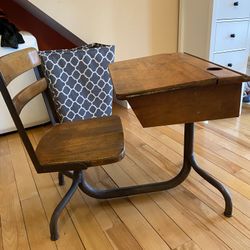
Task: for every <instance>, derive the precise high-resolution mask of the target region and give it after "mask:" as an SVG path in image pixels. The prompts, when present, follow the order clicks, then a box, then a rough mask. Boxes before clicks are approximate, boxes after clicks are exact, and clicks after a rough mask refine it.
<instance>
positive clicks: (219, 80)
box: [0, 48, 246, 240]
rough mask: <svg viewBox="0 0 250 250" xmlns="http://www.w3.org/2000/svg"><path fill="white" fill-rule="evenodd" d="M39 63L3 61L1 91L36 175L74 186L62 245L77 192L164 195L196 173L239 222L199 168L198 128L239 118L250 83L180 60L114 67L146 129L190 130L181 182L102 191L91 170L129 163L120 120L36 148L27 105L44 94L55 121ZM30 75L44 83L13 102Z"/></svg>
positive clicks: (67, 126)
mask: <svg viewBox="0 0 250 250" xmlns="http://www.w3.org/2000/svg"><path fill="white" fill-rule="evenodd" d="M40 64H41V60H40V57H39V56H38V53H37V51H36V50H35V49H32V48H30V49H26V50H23V51H19V52H16V53H13V54H10V55H8V56H4V57H2V58H0V71H1V75H0V90H1V93H2V95H3V97H4V100H5V102H6V104H7V107H8V109H9V111H10V113H11V116H12V118H13V120H14V122H15V125H16V127H17V129H18V132H19V134H20V137H21V139H22V141H23V144H24V146H25V148H26V149H27V151H28V154H29V156H30V158H31V160H32V163H33V165H34V167H35V169H36V171H37V172H38V173H50V172H58V173H59V174H58V176H59V185H63V184H64V176H67V177H69V178H71V179H72V184H71V187H70V189H69V190H68V192H67V193H66V194H65V196H64V197H63V199H62V200H61V202H60V203H59V204H58V206H57V207H56V208H55V210H54V212H53V214H52V217H51V221H50V234H51V240H57V239H58V237H59V234H58V229H57V221H58V218H59V215H60V214H61V212H62V210H63V208H64V207H65V206H66V204H67V203H68V202H69V200H70V199H71V197H72V195H73V194H74V192H75V191H76V190H77V188H78V187H79V188H80V189H81V190H82V191H83V192H85V193H86V194H87V195H89V196H91V197H94V198H97V199H111V198H117V197H125V196H129V195H136V194H141V193H148V192H155V191H163V190H167V189H169V188H173V187H176V186H178V185H179V184H181V183H182V182H183V181H184V180H185V179H186V178H187V176H188V175H189V172H190V170H191V168H193V169H194V170H195V171H196V172H197V173H198V174H199V175H201V176H202V177H203V178H204V179H205V180H207V181H208V182H209V183H210V184H211V185H213V186H214V187H215V188H217V189H218V190H219V191H220V192H221V193H222V195H223V197H224V199H225V211H224V214H225V216H227V217H230V216H231V215H232V201H231V197H230V194H229V192H228V191H227V190H226V188H225V187H224V186H223V185H222V184H221V183H219V182H218V181H217V180H215V179H214V178H213V177H211V176H210V175H208V173H206V172H205V171H204V170H202V169H201V168H200V167H199V166H198V165H197V163H196V161H195V158H194V152H193V139H194V122H197V121H203V120H211V119H222V118H229V117H236V116H238V115H239V112H240V99H241V83H242V82H243V81H244V80H245V78H246V76H244V75H241V74H239V73H236V72H233V71H230V70H227V69H225V68H221V67H218V66H217V65H214V64H212V63H209V62H206V61H204V60H201V59H199V58H195V57H193V56H190V55H187V54H178V53H177V54H169V55H167V54H163V55H157V56H152V57H146V58H140V59H134V60H128V61H124V62H117V63H114V64H111V65H110V68H109V69H110V74H111V77H112V81H113V84H114V88H115V92H116V96H117V98H118V99H121V100H127V101H128V102H129V103H130V105H131V107H132V109H133V110H134V112H135V114H136V116H137V118H138V119H139V121H140V122H141V124H142V126H143V127H154V126H162V125H169V124H177V123H184V124H185V136H184V155H183V167H182V169H181V171H180V172H179V174H178V175H177V176H175V177H173V178H172V179H170V180H167V181H164V182H157V183H151V184H145V185H137V186H130V187H122V188H115V189H111V190H97V189H95V188H94V187H92V186H90V184H89V183H88V182H87V180H86V178H85V176H84V170H86V169H87V168H89V167H94V166H99V165H105V164H110V163H114V162H117V161H120V160H122V158H123V157H124V155H125V151H124V138H123V129H122V125H121V121H120V118H119V117H117V116H109V117H103V118H95V119H88V120H82V121H74V122H66V123H61V124H55V125H54V126H53V127H52V128H51V129H50V130H49V131H48V132H47V133H46V134H45V135H44V136H43V137H42V139H41V140H40V142H39V144H38V146H37V148H36V149H34V148H33V146H32V144H31V142H30V140H29V137H28V135H27V133H26V131H25V129H24V126H23V124H22V122H21V119H20V118H19V114H20V112H21V111H22V109H23V107H24V106H25V104H27V103H28V102H29V101H30V100H31V99H32V98H34V97H35V96H37V95H38V94H40V93H43V95H44V98H45V100H46V104H47V108H48V110H49V112H50V114H53V113H54V112H53V107H52V106H53V105H51V97H50V95H49V93H48V83H47V82H46V80H45V79H44V78H43V77H41V74H40V73H39V67H40ZM30 69H34V70H35V72H36V75H37V78H38V80H37V81H36V82H35V83H32V84H31V85H30V86H28V87H26V88H25V89H23V90H22V91H21V92H20V93H18V94H17V95H16V96H15V97H14V98H12V97H11V96H10V94H9V92H8V89H7V86H8V85H9V83H10V82H11V81H12V80H13V79H14V78H16V77H17V76H18V75H20V74H22V73H23V72H25V71H27V70H30Z"/></svg>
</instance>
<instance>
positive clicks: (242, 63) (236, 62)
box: [212, 50, 248, 73]
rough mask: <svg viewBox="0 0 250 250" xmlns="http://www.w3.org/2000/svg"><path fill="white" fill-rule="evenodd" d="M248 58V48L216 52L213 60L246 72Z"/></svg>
mask: <svg viewBox="0 0 250 250" xmlns="http://www.w3.org/2000/svg"><path fill="white" fill-rule="evenodd" d="M247 60H248V53H247V50H242V51H233V52H226V53H218V54H214V55H213V60H212V61H213V62H215V63H217V64H219V65H222V66H224V67H227V68H230V69H233V70H236V71H240V72H242V73H245V72H246V66H247Z"/></svg>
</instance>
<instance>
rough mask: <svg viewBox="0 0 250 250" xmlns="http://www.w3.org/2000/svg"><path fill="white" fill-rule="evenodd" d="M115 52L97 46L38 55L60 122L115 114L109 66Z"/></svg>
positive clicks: (43, 52) (103, 46)
mask: <svg viewBox="0 0 250 250" xmlns="http://www.w3.org/2000/svg"><path fill="white" fill-rule="evenodd" d="M114 50H115V48H114V46H111V45H103V44H97V43H95V44H90V45H84V46H82V47H77V48H73V49H61V50H48V51H40V52H39V55H40V57H41V60H42V66H43V69H44V75H45V78H46V79H47V81H48V86H49V90H50V92H51V96H52V99H53V101H54V103H55V108H56V112H57V114H58V117H59V119H60V122H64V121H73V120H80V119H89V118H94V117H102V116H109V115H111V114H112V100H113V85H112V82H111V79H110V75H109V71H108V65H109V64H110V63H112V62H113V61H114Z"/></svg>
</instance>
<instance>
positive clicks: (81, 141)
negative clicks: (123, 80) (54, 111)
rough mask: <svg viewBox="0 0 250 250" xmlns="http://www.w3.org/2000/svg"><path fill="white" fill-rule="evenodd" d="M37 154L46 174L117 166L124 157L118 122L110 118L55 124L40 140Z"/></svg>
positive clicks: (118, 120)
mask: <svg viewBox="0 0 250 250" xmlns="http://www.w3.org/2000/svg"><path fill="white" fill-rule="evenodd" d="M36 154H37V158H38V160H39V162H40V165H41V166H42V167H44V168H45V169H44V171H45V172H52V171H58V170H60V171H62V170H63V171H68V170H77V169H78V170H79V169H86V168H87V167H90V166H98V165H103V164H109V163H114V162H117V161H119V160H121V159H122V158H123V156H124V142H123V131H122V125H121V121H120V118H119V117H118V116H111V117H105V118H96V119H90V120H85V121H76V122H67V123H64V124H58V125H56V126H54V127H52V128H51V129H50V130H49V131H48V132H47V134H45V136H43V138H42V139H41V141H40V142H39V144H38V146H37V148H36Z"/></svg>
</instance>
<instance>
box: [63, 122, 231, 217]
mask: <svg viewBox="0 0 250 250" xmlns="http://www.w3.org/2000/svg"><path fill="white" fill-rule="evenodd" d="M193 142H194V123H187V124H185V135H184V157H183V159H184V162H183V167H182V169H181V171H180V172H179V174H178V175H177V176H175V177H174V178H172V179H170V180H168V181H163V182H158V183H150V184H144V185H135V186H130V187H122V188H113V189H107V190H97V189H95V188H94V187H92V186H91V185H90V184H88V182H87V181H86V178H84V174H83V173H82V174H81V182H80V183H79V188H80V189H81V190H82V191H83V192H84V193H86V194H87V195H89V196H91V197H94V198H97V199H110V198H118V197H124V196H130V195H136V194H142V193H149V192H156V191H163V190H167V189H170V188H173V187H176V186H178V185H179V184H181V183H182V182H183V181H184V180H185V179H186V178H187V176H188V175H189V173H190V170H191V167H193V169H194V170H195V171H196V172H197V173H198V174H199V175H200V176H202V177H203V178H204V179H205V180H206V181H208V182H209V183H210V184H211V185H212V186H214V187H215V188H217V189H218V190H219V191H220V192H221V194H222V195H223V197H224V199H225V211H224V215H225V216H227V217H230V216H232V200H231V196H230V193H229V192H228V191H227V189H226V188H225V187H224V186H223V185H222V184H221V183H219V182H218V181H217V180H215V179H214V178H213V177H212V176H210V175H209V174H208V173H207V172H205V171H204V170H202V169H201V168H200V167H199V166H198V164H197V163H196V161H195V158H194V152H193ZM67 175H68V174H67ZM69 177H71V176H69Z"/></svg>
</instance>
